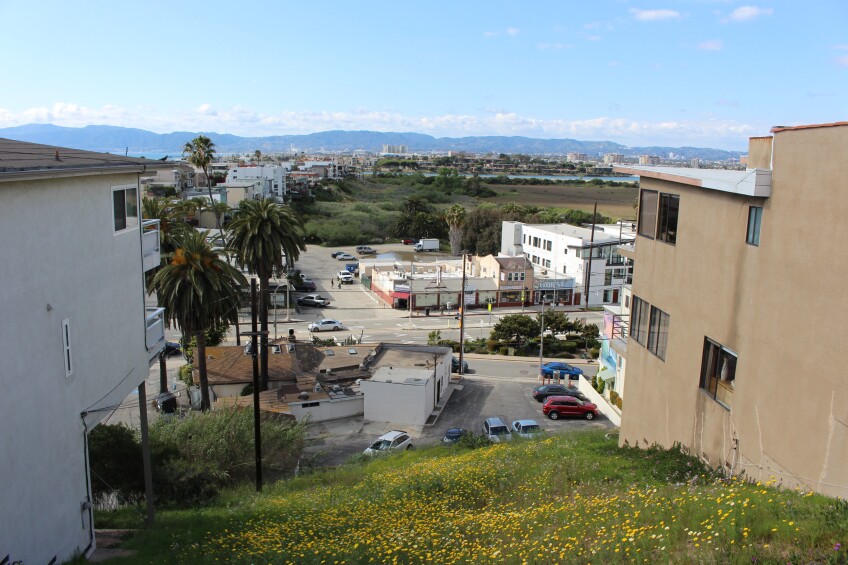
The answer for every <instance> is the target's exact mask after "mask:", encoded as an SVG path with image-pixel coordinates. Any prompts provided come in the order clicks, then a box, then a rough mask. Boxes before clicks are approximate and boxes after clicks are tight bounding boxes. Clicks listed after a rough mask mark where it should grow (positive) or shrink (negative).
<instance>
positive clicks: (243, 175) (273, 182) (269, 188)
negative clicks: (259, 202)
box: [227, 165, 291, 198]
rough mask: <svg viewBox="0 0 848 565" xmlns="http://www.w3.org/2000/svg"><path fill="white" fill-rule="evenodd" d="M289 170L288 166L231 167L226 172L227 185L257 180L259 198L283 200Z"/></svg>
mask: <svg viewBox="0 0 848 565" xmlns="http://www.w3.org/2000/svg"><path fill="white" fill-rule="evenodd" d="M290 169H291V167H290V166H285V165H259V166H252V167H233V168H231V169H229V170H228V171H227V184H239V183H240V181H257V180H258V181H261V189H260V195H261V196H260V197H261V198H267V197H269V196H276V197H278V198H285V197H286V174H287V173H288V171H289V170H290ZM240 184H244V183H240ZM251 184H252V183H251Z"/></svg>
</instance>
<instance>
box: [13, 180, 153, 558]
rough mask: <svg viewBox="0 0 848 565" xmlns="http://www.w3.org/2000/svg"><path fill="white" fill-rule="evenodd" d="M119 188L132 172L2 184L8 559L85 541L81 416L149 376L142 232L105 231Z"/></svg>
mask: <svg viewBox="0 0 848 565" xmlns="http://www.w3.org/2000/svg"><path fill="white" fill-rule="evenodd" d="M127 184H132V185H135V184H137V177H136V176H135V175H117V176H116V175H98V176H97V177H77V178H70V179H64V180H49V181H30V182H2V183H0V240H2V241H3V242H4V245H3V246H2V248H0V264H2V265H4V267H3V269H2V271H0V273H2V274H0V304H2V305H3V318H4V323H2V324H0V356H2V359H3V363H2V378H0V428H2V429H3V430H4V432H3V457H0V477H3V479H4V481H5V483H4V487H3V488H2V489H0V508H3V509H4V511H3V512H2V513H0V533H1V534H0V538H1V539H0V541H2V543H0V549H2V550H3V551H2V554H3V556H5V555H6V554H7V553H8V554H9V556H10V559H11V560H12V561H15V560H23V561H25V562H27V563H47V562H48V561H50V560H51V559H52V558H53V557H54V556H57V557H58V561H60V562H61V561H63V560H65V559H68V558H70V557H71V555H72V554H73V553H74V551H75V550H77V549H78V550H83V549H84V548H86V546H87V545H88V544H89V539H90V538H89V536H90V528H91V524H90V523H89V515H88V513H87V512H84V511H82V510H81V504H82V502H83V501H85V500H86V497H87V487H86V478H87V477H86V464H85V454H84V434H85V427H84V424H83V418H82V417H81V413H82V412H84V411H88V412H89V416H88V417H87V418H86V422H87V425H88V427H89V429H90V428H91V427H93V426H94V425H95V424H96V422H98V421H100V419H102V418H104V417H105V416H107V415H108V414H109V411H110V409H111V408H112V407H114V406H116V405H117V404H118V403H120V402H121V401H122V400H123V399H124V398H125V397H126V396H127V395H128V394H129V393H130V392H131V390H132V389H133V388H135V387H136V386H137V385H138V384H139V383H140V382H142V381H143V380H144V379H145V378H146V376H147V374H148V359H147V352H146V346H145V323H144V287H143V282H144V279H143V275H142V272H141V244H140V232H139V228H136V229H134V230H131V231H128V232H126V233H121V234H115V233H114V226H113V210H112V191H111V187H112V186H115V185H127ZM65 319H68V320H69V321H70V328H71V346H72V358H73V374H72V375H71V376H70V377H67V378H66V376H65V366H64V361H63V352H64V348H63V341H62V321H63V320H65ZM15 509H18V510H15ZM20 509H25V511H19V510H20Z"/></svg>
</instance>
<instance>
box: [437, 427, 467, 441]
mask: <svg viewBox="0 0 848 565" xmlns="http://www.w3.org/2000/svg"><path fill="white" fill-rule="evenodd" d="M467 433H468V430H465V429H463V428H451V429H449V430H448V431H446V432H445V437H443V438H442V443H456V442H458V441H459V440H460V438H462V436H464V435H465V434H467Z"/></svg>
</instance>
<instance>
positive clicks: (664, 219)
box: [656, 192, 680, 245]
mask: <svg viewBox="0 0 848 565" xmlns="http://www.w3.org/2000/svg"><path fill="white" fill-rule="evenodd" d="M672 203H674V205H673V206H672ZM679 220H680V195H679V194H672V193H668V192H661V193H660V197H659V204H658V211H657V238H656V239H657V241H662V242H664V243H668V244H669V245H676V243H677V225H678V222H679ZM672 223H673V224H674V226H673V227H672V225H671V224H672Z"/></svg>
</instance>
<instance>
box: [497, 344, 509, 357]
mask: <svg viewBox="0 0 848 565" xmlns="http://www.w3.org/2000/svg"><path fill="white" fill-rule="evenodd" d="M498 355H509V347H507V346H506V345H502V346H500V347H499V348H498Z"/></svg>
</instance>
